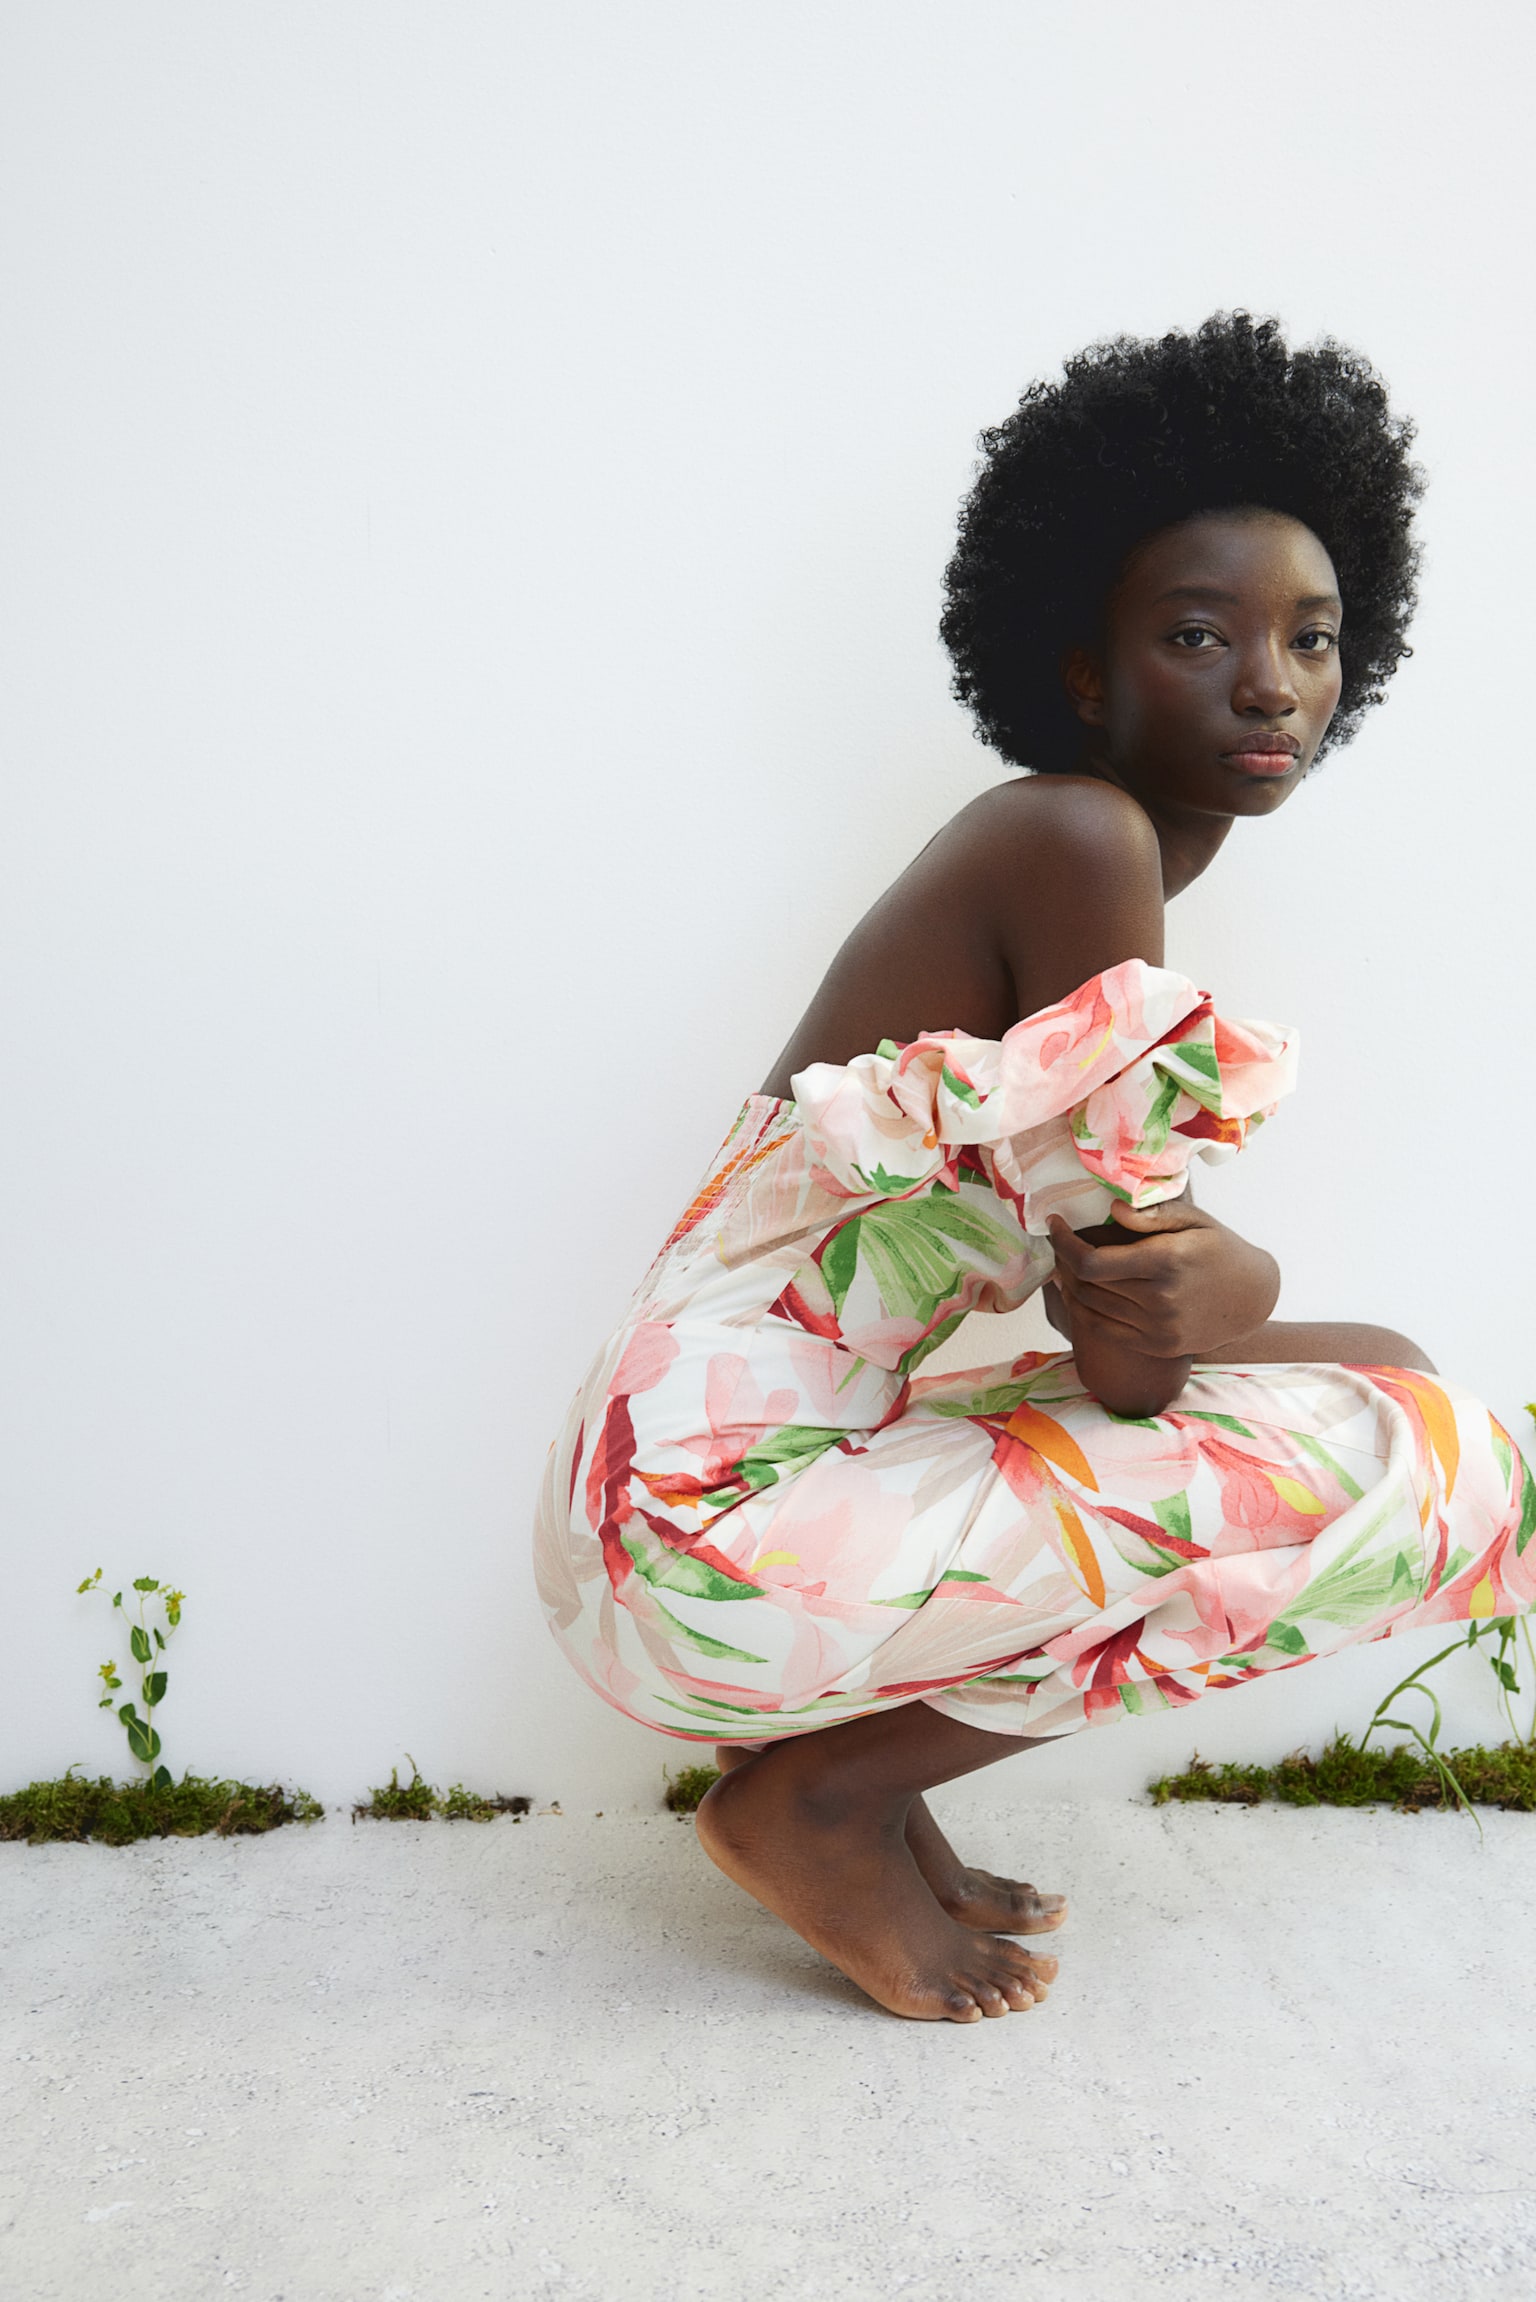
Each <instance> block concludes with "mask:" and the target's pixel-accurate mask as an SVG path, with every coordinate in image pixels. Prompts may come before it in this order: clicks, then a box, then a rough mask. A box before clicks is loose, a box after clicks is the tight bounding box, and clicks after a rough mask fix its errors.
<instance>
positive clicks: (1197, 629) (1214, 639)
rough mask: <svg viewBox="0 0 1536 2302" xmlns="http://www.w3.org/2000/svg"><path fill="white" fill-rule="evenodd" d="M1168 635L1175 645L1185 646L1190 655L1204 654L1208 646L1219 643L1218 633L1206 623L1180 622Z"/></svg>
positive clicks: (1214, 645)
mask: <svg viewBox="0 0 1536 2302" xmlns="http://www.w3.org/2000/svg"><path fill="white" fill-rule="evenodd" d="M1170 636H1171V638H1172V640H1173V644H1174V646H1175V647H1182V648H1186V649H1187V650H1188V651H1189V653H1190V654H1191V655H1200V654H1204V653H1206V652H1207V649H1208V647H1220V645H1221V635H1220V633H1219V632H1214V631H1212V630H1211V628H1210V626H1209V625H1208V624H1203V623H1187V624H1182V625H1181V626H1180V627H1179V629H1178V630H1177V631H1176V632H1173V633H1172V634H1170Z"/></svg>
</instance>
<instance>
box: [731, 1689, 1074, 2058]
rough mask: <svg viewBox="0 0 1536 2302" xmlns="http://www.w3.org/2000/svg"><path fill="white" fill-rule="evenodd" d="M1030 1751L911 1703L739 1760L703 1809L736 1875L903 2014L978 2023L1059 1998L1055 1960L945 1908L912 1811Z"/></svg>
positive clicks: (1017, 1741) (1048, 1919) (1024, 1744)
mask: <svg viewBox="0 0 1536 2302" xmlns="http://www.w3.org/2000/svg"><path fill="white" fill-rule="evenodd" d="M1030 1747H1031V1746H1030V1740H1029V1738H1027V1737H1020V1736H1012V1735H999V1734H992V1733H990V1732H988V1731H987V1730H986V1729H985V1728H983V1727H974V1726H968V1725H965V1724H964V1723H963V1722H962V1721H960V1720H958V1719H951V1718H946V1717H945V1716H944V1715H943V1714H942V1713H941V1712H939V1711H935V1710H931V1709H929V1707H928V1705H927V1704H926V1703H921V1702H914V1703H906V1704H903V1705H902V1707H901V1708H900V1709H898V1710H893V1711H880V1712H875V1713H872V1714H871V1715H870V1716H869V1717H867V1718H861V1719H850V1720H848V1721H847V1723H846V1724H844V1725H842V1726H833V1727H823V1728H822V1729H821V1730H820V1731H819V1732H817V1733H814V1734H805V1735H797V1736H795V1737H794V1738H793V1739H792V1740H791V1741H788V1742H782V1743H775V1744H772V1745H770V1747H769V1748H768V1749H767V1750H765V1751H762V1752H760V1753H759V1754H758V1755H757V1756H756V1757H754V1758H752V1759H750V1760H749V1761H748V1762H747V1763H745V1764H743V1765H740V1766H737V1767H736V1768H735V1769H734V1770H733V1771H732V1772H730V1773H728V1774H726V1775H724V1776H723V1777H722V1779H721V1780H720V1781H719V1782H717V1783H716V1784H715V1785H714V1787H713V1788H712V1789H711V1790H710V1791H709V1792H708V1794H707V1795H706V1797H705V1799H704V1801H703V1803H702V1805H701V1806H700V1808H699V1814H698V1832H699V1837H700V1839H701V1840H702V1841H703V1844H704V1847H705V1850H706V1852H707V1853H708V1854H709V1856H710V1858H711V1860H712V1861H714V1862H715V1863H717V1864H718V1865H719V1867H720V1869H721V1870H723V1871H724V1872H725V1873H726V1875H727V1876H728V1877H730V1878H733V1879H734V1880H735V1881H736V1883H737V1885H738V1886H743V1887H745V1888H746V1890H747V1892H748V1893H749V1894H751V1895H753V1896H755V1897H756V1899H757V1900H758V1901H759V1902H760V1903H762V1904H763V1905H764V1907H765V1908H766V1909H768V1910H771V1911H773V1912H774V1914H775V1915H776V1916H777V1917H779V1918H782V1919H783V1920H785V1922H786V1923H787V1924H788V1925H790V1926H792V1927H793V1928H794V1930H795V1932H796V1933H797V1934H799V1935H801V1936H803V1937H804V1939H805V1940H806V1941H807V1942H808V1943H810V1944H811V1945H812V1947H813V1948H814V1949H816V1950H819V1951H820V1952H821V1953H822V1956H823V1957H825V1958H829V1959H830V1960H831V1961H832V1963H833V1965H834V1966H838V1967H841V1969H842V1971H843V1973H844V1974H846V1975H848V1976H849V1977H850V1978H851V1979H852V1980H853V1981H854V1982H856V1983H858V1985H859V1986H860V1988H861V1989H863V1990H866V1991H868V1993H869V1995H870V1997H871V1998H873V1999H874V2000H876V2001H877V2003H878V2004H879V2005H881V2006H883V2007H886V2008H887V2009H888V2010H889V2011H890V2012H891V2013H892V2014H902V2015H908V2016H911V2017H913V2018H915V2019H916V2020H918V2021H926V2022H976V2021H979V2020H980V2018H981V2017H982V2016H983V2015H984V2014H988V2015H991V2014H1008V2013H1010V2012H1013V2013H1019V2012H1022V2011H1023V2010H1024V2009H1025V2008H1026V2007H1029V2006H1032V2005H1033V2004H1034V2003H1035V2001H1036V2000H1037V1999H1040V1998H1043V1997H1044V1996H1045V1995H1046V1985H1047V1984H1048V1983H1049V1982H1050V1981H1051V1980H1052V1978H1053V1977H1054V1975H1055V1973H1056V1961H1055V1959H1054V1958H1045V1957H1041V1956H1039V1955H1038V1954H1035V1955H1032V1954H1030V1953H1028V1952H1026V1951H1025V1950H1024V1949H1022V1948H1021V1947H1020V1945H1019V1944H1017V1943H1015V1942H1010V1941H1009V1940H1008V1939H1007V1938H1006V1937H1005V1936H1003V1935H1000V1934H994V1933H990V1932H983V1931H978V1930H977V1929H975V1928H973V1927H968V1926H964V1925H961V1924H959V1923H958V1922H957V1921H956V1920H955V1919H953V1918H951V1917H950V1916H949V1915H948V1914H947V1913H946V1912H945V1911H943V1910H941V1909H940V1907H939V1905H938V1903H937V1902H936V1901H935V1899H934V1896H933V1894H932V1893H931V1891H930V1890H929V1887H928V1884H927V1882H926V1880H925V1879H924V1877H923V1874H922V1872H921V1871H920V1870H919V1868H918V1865H917V1862H916V1861H915V1859H914V1857H913V1852H912V1848H911V1846H910V1845H909V1843H908V1840H907V1818H908V1816H909V1814H910V1812H911V1808H912V1803H913V1801H914V1800H915V1799H917V1798H920V1797H921V1795H922V1793H923V1792H924V1791H925V1790H932V1789H933V1788H934V1786H935V1785H936V1784H938V1783H942V1782H953V1781H954V1780H955V1779H956V1778H957V1777H958V1776H960V1775H964V1774H972V1773H974V1772H975V1770H976V1769H977V1768H978V1767H983V1766H989V1765H991V1764H992V1763H993V1761H994V1760H996V1759H1000V1758H1007V1757H1008V1756H1010V1755H1011V1754H1012V1753H1013V1752H1015V1751H1021V1750H1028V1749H1029V1748H1030ZM1041 1915H1042V1916H1044V1917H1045V1923H1046V1924H1047V1925H1052V1924H1056V1923H1059V1921H1058V1920H1057V1919H1056V1918H1055V1917H1052V1916H1047V1915H1046V1914H1044V1913H1042V1914H1041Z"/></svg>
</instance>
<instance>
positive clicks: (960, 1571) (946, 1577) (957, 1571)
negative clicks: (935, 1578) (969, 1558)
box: [939, 1567, 992, 1583]
mask: <svg viewBox="0 0 1536 2302" xmlns="http://www.w3.org/2000/svg"><path fill="white" fill-rule="evenodd" d="M991 1580H992V1577H991V1576H990V1575H973V1574H972V1573H971V1571H970V1569H969V1568H968V1567H946V1568H945V1569H944V1572H943V1574H942V1575H940V1577H939V1581H940V1582H941V1583H989V1582H990V1581H991Z"/></svg>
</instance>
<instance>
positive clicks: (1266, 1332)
mask: <svg viewBox="0 0 1536 2302" xmlns="http://www.w3.org/2000/svg"><path fill="white" fill-rule="evenodd" d="M1288 1360H1295V1361H1297V1362H1299V1363H1303V1364H1306V1363H1315V1362H1317V1361H1326V1362H1328V1363H1330V1364H1332V1365H1343V1366H1347V1367H1412V1368H1416V1369H1417V1371H1418V1372H1419V1373H1420V1374H1421V1375H1434V1374H1438V1372H1439V1369H1438V1368H1437V1367H1436V1366H1435V1364H1434V1362H1433V1360H1432V1359H1431V1358H1430V1357H1429V1355H1428V1354H1427V1352H1424V1351H1421V1350H1420V1349H1419V1346H1418V1344H1417V1343H1411V1342H1410V1341H1409V1340H1408V1337H1407V1336H1406V1335H1400V1334H1398V1332H1397V1331H1396V1329H1395V1328H1393V1327H1372V1326H1369V1325H1366V1324H1363V1323H1362V1322H1361V1321H1359V1320H1353V1319H1268V1320H1266V1321H1265V1323H1264V1325H1263V1326H1262V1327H1255V1329H1254V1331H1253V1333H1252V1334H1251V1335H1243V1336H1240V1337H1239V1339H1238V1340H1237V1341H1236V1342H1235V1343H1228V1344H1226V1345H1224V1346H1223V1348H1222V1349H1221V1350H1220V1351H1218V1352H1217V1353H1216V1355H1215V1357H1214V1359H1208V1360H1205V1361H1203V1362H1202V1363H1203V1364H1204V1365H1206V1366H1228V1367H1244V1366H1250V1367H1251V1366H1261V1367H1262V1366H1275V1365H1277V1364H1280V1363H1282V1362H1285V1361H1288Z"/></svg>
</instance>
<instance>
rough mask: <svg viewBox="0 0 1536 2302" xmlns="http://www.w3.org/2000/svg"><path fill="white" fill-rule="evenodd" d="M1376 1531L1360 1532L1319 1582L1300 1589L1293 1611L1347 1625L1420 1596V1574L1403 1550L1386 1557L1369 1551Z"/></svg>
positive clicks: (1320, 1619) (1365, 1621) (1361, 1621)
mask: <svg viewBox="0 0 1536 2302" xmlns="http://www.w3.org/2000/svg"><path fill="white" fill-rule="evenodd" d="M1373 1533H1374V1530H1368V1531H1367V1532H1366V1533H1365V1534H1362V1535H1360V1536H1358V1537H1357V1538H1356V1540H1355V1541H1354V1542H1353V1543H1351V1544H1350V1546H1349V1549H1348V1550H1347V1551H1345V1552H1344V1553H1343V1554H1342V1556H1341V1557H1339V1558H1338V1559H1336V1560H1335V1561H1334V1563H1333V1565H1332V1566H1331V1567H1325V1568H1324V1569H1323V1571H1322V1573H1321V1574H1320V1575H1319V1576H1318V1578H1317V1580H1316V1582H1315V1583H1309V1584H1308V1585H1307V1587H1306V1589H1305V1590H1303V1591H1300V1592H1298V1594H1297V1596H1296V1598H1295V1600H1294V1601H1293V1612H1294V1613H1296V1614H1298V1615H1310V1616H1313V1617H1315V1618H1316V1619H1317V1620H1318V1621H1319V1622H1326V1623H1336V1624H1338V1625H1339V1626H1340V1627H1341V1628H1345V1629H1347V1628H1350V1627H1352V1626H1353V1625H1355V1624H1357V1623H1368V1622H1370V1621H1371V1620H1372V1618H1373V1617H1374V1616H1376V1615H1379V1614H1380V1613H1381V1612H1382V1610H1383V1608H1385V1607H1389V1606H1392V1605H1395V1604H1396V1603H1398V1602H1399V1601H1401V1600H1404V1599H1413V1598H1417V1596H1418V1592H1419V1578H1418V1576H1417V1575H1416V1574H1415V1573H1414V1571H1413V1569H1412V1567H1411V1566H1410V1565H1409V1564H1408V1561H1407V1559H1406V1557H1405V1556H1404V1554H1403V1553H1402V1552H1401V1551H1393V1552H1392V1553H1391V1555H1390V1556H1389V1557H1386V1558H1383V1557H1380V1556H1376V1557H1371V1556H1369V1555H1366V1554H1365V1545H1366V1544H1367V1543H1368V1542H1369V1541H1371V1539H1372V1535H1373Z"/></svg>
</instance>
